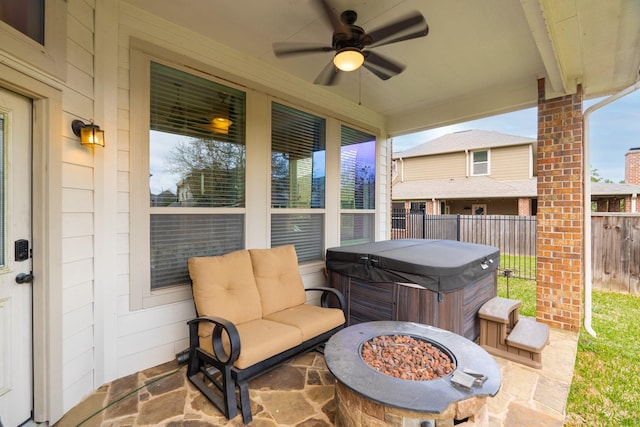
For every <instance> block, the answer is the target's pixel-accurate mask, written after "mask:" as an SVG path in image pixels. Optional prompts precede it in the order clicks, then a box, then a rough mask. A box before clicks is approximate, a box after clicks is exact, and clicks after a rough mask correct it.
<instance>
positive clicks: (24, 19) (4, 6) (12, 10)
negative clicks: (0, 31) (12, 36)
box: [0, 0, 44, 45]
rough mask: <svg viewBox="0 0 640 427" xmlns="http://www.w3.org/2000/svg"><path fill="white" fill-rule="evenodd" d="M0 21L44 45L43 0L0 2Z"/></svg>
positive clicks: (0, 0) (5, 0)
mask: <svg viewBox="0 0 640 427" xmlns="http://www.w3.org/2000/svg"><path fill="white" fill-rule="evenodd" d="M0 20H1V21H3V22H6V23H7V24H9V25H10V26H11V27H13V28H15V29H16V30H18V31H20V32H21V33H22V34H24V35H26V36H27V37H29V38H31V39H33V40H34V41H36V42H38V43H40V44H41V45H44V0H27V1H19V2H18V1H15V0H0Z"/></svg>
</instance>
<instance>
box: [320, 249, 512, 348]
mask: <svg viewBox="0 0 640 427" xmlns="http://www.w3.org/2000/svg"><path fill="white" fill-rule="evenodd" d="M394 242H396V241H394ZM413 242H414V241H411V240H409V241H406V242H405V243H406V247H405V248H404V252H403V251H400V252H399V251H398V249H399V248H398V247H394V250H393V251H391V252H393V253H389V252H388V251H387V249H388V247H389V246H388V245H387V244H386V243H384V242H379V243H380V245H376V243H371V244H369V246H368V247H361V248H353V247H352V248H349V249H345V248H339V249H330V250H329V251H332V253H331V254H329V251H328V254H327V260H328V261H327V272H328V275H329V285H330V286H331V287H333V288H336V289H338V290H339V291H340V292H342V294H343V295H344V296H345V299H346V314H347V324H348V325H354V324H358V323H363V322H369V321H376V320H397V321H406V322H417V323H422V324H426V325H431V326H435V327H438V328H441V329H445V330H448V331H451V332H454V333H456V334H458V335H462V336H464V337H465V338H467V339H469V340H471V341H477V339H478V337H479V335H480V320H479V318H478V311H479V310H480V307H481V306H482V305H483V304H484V303H485V302H487V301H489V300H490V299H491V298H493V297H495V296H496V294H497V264H498V261H499V252H498V253H496V252H495V250H496V249H495V248H491V247H487V246H484V245H477V246H482V247H478V248H477V249H478V251H479V252H478V254H477V259H475V260H470V259H467V260H465V257H464V256H462V257H460V256H458V257H456V258H454V259H453V260H452V259H449V258H447V259H448V261H447V262H449V263H454V264H455V265H454V267H455V271H456V272H457V274H456V275H451V274H448V273H451V269H450V268H442V266H437V265H436V266H435V269H434V268H431V270H428V269H429V268H430V267H433V266H429V257H428V256H427V255H428V254H429V253H432V252H434V251H435V252H437V253H438V254H440V255H443V254H444V256H445V258H446V255H447V251H448V250H453V249H451V248H453V247H455V245H454V244H461V245H466V246H465V247H464V248H465V249H469V246H468V245H471V244H465V243H460V242H449V241H446V243H443V244H441V243H440V241H427V242H429V243H431V244H426V245H422V244H421V245H418V246H414V245H412V243H413ZM443 245H444V246H443ZM487 248H490V249H487ZM342 249H345V250H347V251H350V253H354V252H360V253H359V255H358V259H360V260H363V261H362V263H369V261H370V260H371V259H374V260H377V261H375V262H374V263H373V265H368V266H366V267H365V266H363V265H360V266H358V267H356V268H351V267H343V266H341V265H340V263H337V264H336V263H334V262H331V261H330V260H335V259H336V258H341V259H345V256H344V255H345V254H344V253H343V252H341V250H342ZM471 249H473V248H471ZM367 250H368V253H369V254H368V255H364V254H365V253H367ZM336 251H338V252H339V253H338V252H336ZM420 252H422V255H425V256H424V257H421V258H422V262H423V263H424V264H425V265H427V267H426V268H427V270H428V271H427V273H429V274H425V275H426V276H427V279H428V280H426V281H424V282H423V281H422V278H419V277H416V276H415V275H413V276H410V277H412V278H413V279H415V281H421V282H423V283H422V284H417V283H407V282H405V281H397V280H396V279H397V277H395V276H396V275H397V273H398V267H403V266H402V265H398V264H397V262H398V260H402V259H403V256H405V255H406V253H410V254H411V255H410V256H415V255H416V253H418V254H420ZM371 253H374V254H373V255H371ZM464 253H465V252H464V251H463V254H464ZM467 253H468V251H467ZM455 254H458V255H459V253H458V252H455ZM390 255H392V256H393V257H394V259H393V260H392V261H393V262H392V264H391V265H392V266H393V271H394V274H390V275H389V277H390V280H380V279H381V278H382V279H384V277H385V272H384V271H383V272H380V271H379V270H380V269H379V268H378V266H380V265H385V264H384V261H381V258H386V259H387V261H388V256H390ZM487 257H492V258H494V261H493V262H491V263H489V264H491V265H490V267H486V268H478V269H475V265H476V264H480V263H484V265H486V264H487V263H486V262H485V261H486V259H487ZM365 258H368V260H367V261H364V260H365ZM467 258H469V255H467ZM405 261H406V258H405ZM357 262H360V261H357ZM436 263H437V261H436ZM369 264H370V263H369ZM466 264H468V265H466ZM387 265H389V264H388V263H387ZM332 267H334V268H332ZM336 269H338V270H342V271H336ZM372 269H375V270H376V271H375V273H373V274H371V270H372ZM400 269H402V268H400ZM407 269H408V270H411V269H412V267H411V266H409V267H407ZM474 269H475V270H474ZM470 270H471V271H470ZM415 271H418V272H419V271H421V270H419V269H418V270H415ZM415 271H414V272H415ZM439 274H442V275H446V278H442V277H440V276H439ZM445 282H448V284H446V286H444V287H445V288H446V289H438V287H439V285H440V284H441V283H445ZM425 285H427V286H429V287H426V286H425Z"/></svg>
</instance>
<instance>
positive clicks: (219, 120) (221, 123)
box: [211, 117, 233, 135]
mask: <svg viewBox="0 0 640 427" xmlns="http://www.w3.org/2000/svg"><path fill="white" fill-rule="evenodd" d="M232 124H233V122H232V121H231V120H229V119H228V118H226V117H214V118H213V120H211V127H212V129H213V131H214V132H215V133H221V134H224V135H227V134H228V133H229V126H231V125H232Z"/></svg>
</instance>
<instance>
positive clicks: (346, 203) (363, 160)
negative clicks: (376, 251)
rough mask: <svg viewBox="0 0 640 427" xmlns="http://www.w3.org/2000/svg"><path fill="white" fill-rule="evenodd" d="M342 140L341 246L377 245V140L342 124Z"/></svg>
mask: <svg viewBox="0 0 640 427" xmlns="http://www.w3.org/2000/svg"><path fill="white" fill-rule="evenodd" d="M341 131H342V132H341V139H340V207H341V209H342V210H341V213H340V245H350V244H357V243H366V242H373V240H374V233H375V207H376V138H375V136H373V135H370V134H367V133H365V132H361V131H359V130H356V129H352V128H350V127H348V126H344V125H342V128H341Z"/></svg>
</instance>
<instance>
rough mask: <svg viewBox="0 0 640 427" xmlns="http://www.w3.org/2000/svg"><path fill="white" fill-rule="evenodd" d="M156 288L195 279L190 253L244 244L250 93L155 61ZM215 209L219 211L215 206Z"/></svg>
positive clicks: (214, 252) (153, 253)
mask: <svg viewBox="0 0 640 427" xmlns="http://www.w3.org/2000/svg"><path fill="white" fill-rule="evenodd" d="M150 109H151V111H150V131H149V190H150V191H149V197H150V199H149V203H150V207H151V218H150V227H151V229H150V235H151V242H150V243H151V288H152V289H157V288H162V287H168V286H174V285H179V284H183V283H188V282H189V277H188V273H187V259H188V258H189V257H192V256H202V255H221V254H224V253H227V252H230V251H233V250H236V249H241V248H242V247H243V245H244V243H243V242H244V213H238V212H237V211H238V208H243V207H244V206H245V157H246V155H245V94H244V93H243V92H241V91H238V90H236V89H233V88H230V87H227V86H223V85H221V84H218V83H216V82H213V81H210V80H207V79H204V78H201V77H198V76H195V75H191V74H188V73H185V72H183V71H180V70H176V69H173V68H170V67H167V66H164V65H162V64H158V63H154V62H152V63H151V88H150ZM214 209H215V211H214Z"/></svg>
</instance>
